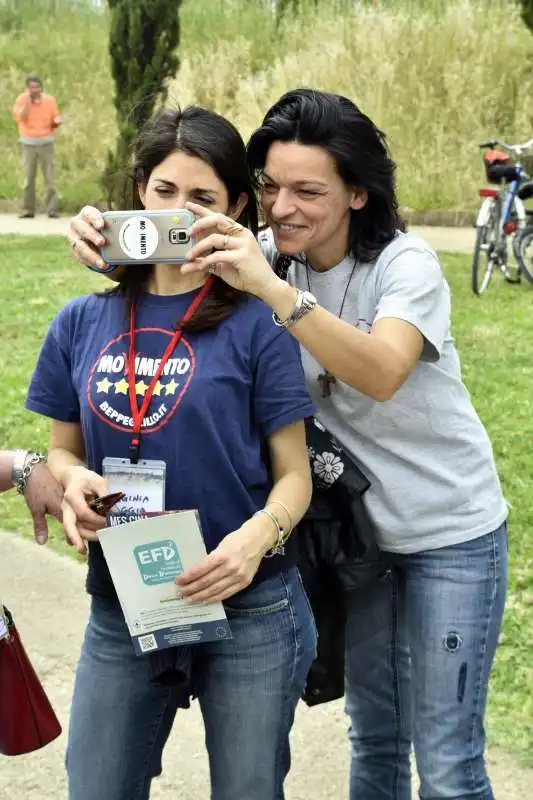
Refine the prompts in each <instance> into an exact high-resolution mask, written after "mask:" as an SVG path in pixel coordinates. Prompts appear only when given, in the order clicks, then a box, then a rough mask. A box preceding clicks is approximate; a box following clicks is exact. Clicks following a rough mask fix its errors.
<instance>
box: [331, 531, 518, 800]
mask: <svg viewBox="0 0 533 800" xmlns="http://www.w3.org/2000/svg"><path fill="white" fill-rule="evenodd" d="M392 557H393V562H394V568H393V570H392V573H391V574H390V575H389V576H388V577H386V578H384V579H383V580H381V581H380V582H379V583H376V584H375V585H374V586H373V587H372V588H371V589H369V590H368V592H367V593H365V594H363V595H362V596H360V597H353V601H352V602H351V603H350V608H349V613H348V623H347V688H346V711H347V713H348V714H349V716H350V720H351V727H350V733H349V735H350V739H351V742H352V764H351V776H350V800H411V778H410V768H409V753H410V749H411V742H413V744H414V751H415V756H416V763H417V769H418V773H419V775H420V780H421V786H420V797H421V798H423V800H437V798H447V799H448V800H452V798H453V800H467V798H468V800H492V798H493V794H492V789H491V786H490V781H489V778H488V776H487V772H486V769H485V762H484V756H483V753H484V746H485V735H484V728H483V717H484V713H485V705H486V699H487V685H488V680H489V673H490V669H491V666H492V661H493V657H494V652H495V649H496V645H497V642H498V636H499V632H500V626H501V621H502V616H503V609H504V603H505V593H506V584H507V528H506V525H502V526H501V528H499V529H498V530H496V531H494V532H493V533H490V534H488V535H486V536H482V537H481V538H479V539H474V540H473V541H470V542H465V543H464V544H457V545H453V546H450V547H443V548H441V549H438V550H430V551H425V552H422V553H413V554H409V555H397V554H393V555H392Z"/></svg>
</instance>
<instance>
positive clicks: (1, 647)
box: [0, 607, 61, 756]
mask: <svg viewBox="0 0 533 800" xmlns="http://www.w3.org/2000/svg"><path fill="white" fill-rule="evenodd" d="M3 611H4V618H5V621H6V622H7V629H8V636H5V637H4V638H3V639H0V753H3V754H4V755H6V756H18V755H21V754H22V753H31V752H32V750H38V749H39V748H40V747H44V746H45V745H46V744H48V743H49V742H52V741H53V740H54V739H56V738H57V737H58V736H59V734H60V733H61V725H60V724H59V720H58V719H57V717H56V715H55V713H54V710H53V708H52V706H51V705H50V701H49V699H48V697H47V696H46V692H45V691H44V689H43V687H42V685H41V682H40V681H39V678H38V677H37V675H36V674H35V670H34V669H33V667H32V665H31V662H30V660H29V658H28V656H27V654H26V651H25V650H24V645H23V644H22V642H21V640H20V636H19V634H18V631H17V629H16V627H15V625H14V623H13V618H12V616H11V614H10V613H9V611H8V610H7V608H5V607H4V609H3ZM0 612H1V609H0Z"/></svg>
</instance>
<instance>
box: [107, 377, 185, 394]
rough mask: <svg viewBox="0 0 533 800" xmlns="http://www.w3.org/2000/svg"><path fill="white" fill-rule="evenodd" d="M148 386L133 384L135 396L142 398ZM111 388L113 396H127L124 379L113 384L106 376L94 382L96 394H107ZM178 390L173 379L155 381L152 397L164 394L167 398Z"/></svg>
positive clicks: (127, 389)
mask: <svg viewBox="0 0 533 800" xmlns="http://www.w3.org/2000/svg"><path fill="white" fill-rule="evenodd" d="M148 385H149V384H147V383H145V381H143V380H140V381H137V383H136V384H135V394H136V395H138V396H140V397H144V395H145V394H146V392H147V391H148ZM111 387H113V388H114V394H123V395H127V394H128V391H129V384H128V381H127V380H126V379H125V378H124V377H122V378H121V379H120V380H118V381H115V382H113V381H110V380H109V379H108V378H107V376H106V377H105V378H103V379H102V380H101V381H96V393H97V394H109V393H110V389H111ZM178 388H179V383H177V382H176V381H175V380H174V378H172V379H171V380H170V381H168V383H162V382H161V381H157V382H156V385H155V386H154V395H156V396H157V397H160V396H161V394H162V393H164V394H165V395H166V396H167V397H168V396H169V395H174V394H175V393H176V389H178Z"/></svg>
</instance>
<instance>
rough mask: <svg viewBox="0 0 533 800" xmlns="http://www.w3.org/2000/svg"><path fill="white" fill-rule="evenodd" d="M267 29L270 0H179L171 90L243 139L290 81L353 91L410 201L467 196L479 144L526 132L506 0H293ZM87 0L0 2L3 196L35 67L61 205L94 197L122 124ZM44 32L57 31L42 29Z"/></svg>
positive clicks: (463, 201) (424, 204) (8, 192)
mask: <svg viewBox="0 0 533 800" xmlns="http://www.w3.org/2000/svg"><path fill="white" fill-rule="evenodd" d="M300 4H301V7H302V9H303V11H302V14H301V15H299V16H293V15H290V14H289V15H287V16H286V17H285V18H284V20H283V23H282V24H281V26H279V28H277V27H276V16H275V13H274V12H273V11H272V6H273V4H272V3H271V2H270V0H201V2H198V0H184V2H183V4H182V10H181V14H180V18H181V26H182V28H181V29H182V33H181V44H180V49H179V56H180V59H181V68H180V71H179V73H178V75H177V77H176V78H175V80H173V81H171V85H170V99H171V101H173V102H177V103H180V104H182V105H186V104H188V103H192V102H194V103H200V104H201V105H205V106H207V107H208V108H213V109H215V110H216V111H219V112H220V113H223V114H227V115H228V116H229V117H230V118H231V119H232V121H233V122H234V123H235V124H236V125H237V127H238V128H239V129H240V130H241V132H242V134H243V135H244V136H245V137H247V136H248V135H249V133H250V132H251V131H252V130H253V129H254V128H255V127H256V126H257V125H258V124H259V123H260V121H261V119H262V115H263V114H264V112H265V111H266V109H267V108H268V106H269V105H270V104H271V103H272V102H273V101H275V100H276V99H277V98H278V97H279V96H280V95H281V93H282V92H284V91H286V90H287V89H290V88H293V87H294V86H297V85H302V84H305V85H313V86H316V87H318V88H321V89H326V90H329V91H336V92H341V93H344V94H346V95H348V96H349V97H352V98H353V99H355V100H356V101H357V102H358V103H359V104H360V106H361V107H362V109H363V110H364V111H366V112H367V113H368V114H370V116H371V117H373V118H374V119H375V121H376V122H377V124H378V125H379V126H380V127H381V128H383V130H384V131H386V133H387V134H388V135H389V140H390V144H391V148H392V152H393V154H394V157H395V159H396V160H397V162H398V166H399V173H398V177H399V195H400V201H401V203H402V205H403V206H406V207H409V208H412V209H419V210H420V209H422V210H426V209H439V208H468V209H470V208H472V207H475V205H476V202H477V194H476V190H477V187H478V184H479V182H480V181H482V180H483V170H482V165H481V159H480V157H479V152H478V149H477V144H478V142H480V141H482V140H483V139H486V138H490V137H493V136H498V137H502V138H504V139H506V140H510V141H524V140H526V139H528V138H529V136H530V133H531V117H530V111H529V109H530V103H529V98H530V97H531V96H532V94H533V70H532V68H531V64H532V63H533V37H532V36H531V34H530V33H529V31H528V30H527V29H526V27H525V26H524V25H523V23H522V22H521V20H520V16H519V11H518V4H515V3H514V2H509V0H449V2H448V0H365V1H364V2H363V1H362V2H357V3H356V2H354V0H321V2H320V3H318V4H316V6H315V3H314V2H313V0H300ZM88 6H89V0H85V2H84V0H76V2H75V1H74V0H68V2H67V0H0V74H1V75H2V80H1V81H0V105H1V106H2V108H3V109H4V113H3V114H1V115H0V151H1V152H2V170H0V203H1V204H2V206H4V207H7V206H9V205H13V204H14V203H15V202H16V198H17V196H18V194H19V191H20V168H19V153H18V145H17V133H16V129H15V125H14V123H13V120H12V119H11V118H10V115H9V110H10V109H11V107H12V105H13V101H14V99H15V97H16V95H17V94H18V93H19V92H20V91H21V90H22V86H23V80H24V77H25V75H26V74H27V73H28V72H29V71H30V70H35V71H37V72H38V73H39V74H40V75H41V76H42V78H43V80H44V82H45V89H46V90H47V91H50V92H51V93H53V94H55V95H56V97H57V99H58V102H59V105H60V109H61V111H62V113H63V116H64V121H65V124H64V126H63V127H62V128H61V129H60V130H59V132H58V136H57V148H56V149H57V164H58V174H59V188H60V193H61V196H62V199H63V206H64V208H68V209H78V208H79V207H80V206H81V205H84V204H85V203H98V202H100V201H101V200H102V192H101V189H100V187H99V177H100V173H101V171H102V169H103V167H104V163H105V156H106V152H107V150H108V149H109V148H110V147H112V146H113V144H114V139H115V135H116V125H115V112H114V107H113V102H112V98H113V83H112V80H111V76H110V70H109V57H108V43H107V31H108V18H107V13H106V12H105V11H103V12H101V13H95V12H94V11H90V10H89V7H88ZM46 31H53V35H45V32H46Z"/></svg>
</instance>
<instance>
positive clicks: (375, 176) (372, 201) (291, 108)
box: [247, 89, 404, 261]
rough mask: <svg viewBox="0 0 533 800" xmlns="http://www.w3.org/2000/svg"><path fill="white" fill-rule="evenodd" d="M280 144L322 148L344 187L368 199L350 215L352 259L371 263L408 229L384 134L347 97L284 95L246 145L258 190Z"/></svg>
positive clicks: (306, 91)
mask: <svg viewBox="0 0 533 800" xmlns="http://www.w3.org/2000/svg"><path fill="white" fill-rule="evenodd" d="M276 141H284V142H290V141H295V142H299V143H300V144H303V145H314V146H317V147H322V148H324V149H325V150H327V152H328V153H329V154H330V156H331V157H332V158H333V160H334V161H335V165H336V168H337V172H338V174H339V176H340V177H341V178H342V180H343V181H344V183H345V184H346V185H347V186H357V187H360V188H362V189H365V190H366V192H367V193H368V202H367V203H366V205H365V206H364V208H362V209H360V210H357V211H355V210H352V211H351V214H350V229H349V235H348V252H349V253H350V254H351V255H352V256H353V258H355V259H358V260H361V261H371V260H372V259H374V258H375V257H376V255H377V254H378V253H379V252H380V251H381V250H382V249H383V247H384V246H385V245H386V244H388V243H389V242H390V241H391V240H392V239H393V238H394V235H395V233H396V230H397V229H400V230H403V229H404V224H403V221H402V219H401V217H400V215H399V213H398V200H397V198H396V189H395V172H396V165H395V163H394V161H392V159H391V158H390V156H389V153H388V149H387V144H386V137H385V134H384V133H382V132H381V131H380V130H379V129H378V128H377V127H376V126H375V125H374V123H373V122H372V120H371V119H369V117H367V116H366V115H365V114H363V113H362V111H360V110H359V108H358V107H357V106H356V105H355V103H353V102H352V101H351V100H349V99H348V98H347V97H342V96H341V95H337V94H330V93H328V92H321V91H318V90H315V89H294V90H292V91H290V92H287V93H286V94H284V95H283V97H281V98H280V99H279V100H278V101H277V103H275V104H274V105H273V106H272V107H271V108H270V109H269V111H268V112H267V114H266V116H265V118H264V120H263V124H262V125H261V127H260V128H258V129H257V130H256V131H255V132H254V133H253V134H252V136H251V138H250V141H249V143H248V148H247V152H248V163H249V165H250V170H251V172H252V176H253V178H254V183H255V185H256V187H259V186H260V183H261V178H262V173H263V170H264V167H265V163H266V160H267V155H268V150H269V148H270V146H271V145H272V144H273V143H274V142H276Z"/></svg>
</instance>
